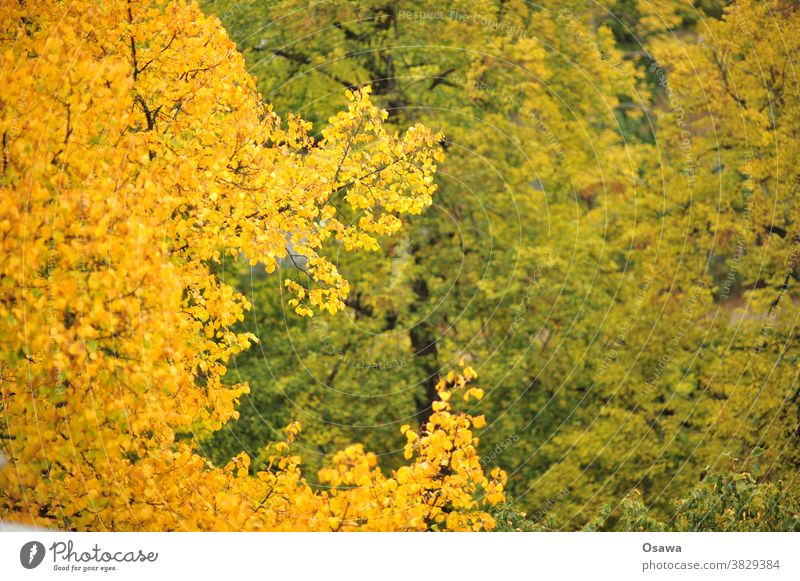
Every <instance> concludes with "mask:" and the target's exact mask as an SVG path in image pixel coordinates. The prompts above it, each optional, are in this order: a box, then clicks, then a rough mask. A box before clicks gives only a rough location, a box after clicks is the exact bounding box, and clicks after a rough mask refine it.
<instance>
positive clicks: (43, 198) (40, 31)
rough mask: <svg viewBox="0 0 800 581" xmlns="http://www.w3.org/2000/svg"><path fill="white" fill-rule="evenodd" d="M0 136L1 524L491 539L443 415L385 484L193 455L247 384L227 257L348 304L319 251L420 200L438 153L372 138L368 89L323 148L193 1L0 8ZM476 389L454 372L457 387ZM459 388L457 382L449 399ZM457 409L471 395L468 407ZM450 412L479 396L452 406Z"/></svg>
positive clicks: (317, 304)
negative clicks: (283, 273)
mask: <svg viewBox="0 0 800 581" xmlns="http://www.w3.org/2000/svg"><path fill="white" fill-rule="evenodd" d="M0 19H1V20H0V29H1V30H2V33H1V34H0V38H2V41H1V42H2V48H3V50H2V64H1V65H0V71H2V84H3V86H4V92H3V96H2V103H0V105H1V106H0V111H2V113H0V134H2V136H3V147H4V149H3V156H4V157H3V159H4V164H3V182H2V191H0V217H2V221H0V240H1V241H2V247H3V256H4V260H3V262H2V265H1V266H0V287H1V288H2V291H1V293H0V321H1V322H2V323H0V347H1V348H2V368H1V369H0V373H2V377H1V378H0V379H2V396H3V397H2V412H3V413H2V418H3V420H2V421H3V424H2V435H3V439H2V441H1V442H0V443H1V444H2V452H3V454H4V455H5V456H6V457H8V459H9V461H10V462H9V466H7V467H6V468H5V469H4V470H2V471H1V472H0V488H2V490H3V495H2V498H1V499H0V512H2V514H3V517H4V518H7V517H8V518H12V519H14V520H22V521H26V522H32V523H37V524H40V525H45V526H53V527H60V528H64V529H68V530H178V529H180V530H197V529H199V530H229V529H233V530H243V529H247V530H250V529H252V530H259V529H283V530H287V529H303V530H349V529H367V530H375V529H377V530H420V529H427V528H447V529H458V530H462V529H467V530H473V529H479V528H491V526H492V522H493V521H492V518H491V517H490V516H489V515H488V513H486V512H484V511H483V509H482V507H483V506H484V505H485V506H490V505H492V504H495V503H497V502H499V501H501V500H502V499H503V492H502V491H503V480H504V475H503V473H502V472H501V471H499V470H495V471H493V473H492V474H493V475H492V477H491V479H490V478H488V477H487V476H485V475H484V472H483V469H482V466H481V464H480V463H479V460H478V457H477V455H476V452H475V445H476V444H477V439H476V438H475V436H474V435H473V432H472V429H473V428H475V427H478V426H479V425H480V423H481V422H482V418H481V417H480V416H472V415H467V414H461V413H453V412H451V407H450V404H449V403H447V400H448V398H449V397H450V396H451V394H452V392H451V391H449V390H447V389H445V384H444V383H442V384H441V385H440V386H439V390H438V397H439V398H440V400H439V401H438V403H437V407H436V412H435V413H434V414H432V415H431V417H430V419H429V421H428V423H427V424H426V425H425V426H423V427H422V429H420V430H419V431H418V432H417V431H413V430H406V434H405V437H406V438H407V444H406V446H405V456H406V458H407V460H408V462H409V463H408V464H407V465H405V466H403V467H402V468H399V469H398V470H396V471H394V472H392V473H387V474H384V473H383V472H382V471H381V470H380V469H379V468H378V467H377V457H376V456H375V455H374V454H371V453H368V452H366V451H365V449H364V448H363V447H362V446H359V445H355V446H350V447H347V448H346V449H345V450H344V451H342V452H341V453H339V454H337V455H336V456H335V457H334V458H333V462H332V466H331V467H328V468H326V469H325V470H323V471H321V472H320V475H319V478H320V481H322V482H324V483H325V484H326V486H327V488H326V489H325V490H317V489H316V488H313V487H311V486H310V485H309V484H308V483H307V482H306V480H305V479H304V478H303V476H302V474H301V471H300V467H299V465H300V458H299V457H298V456H297V455H295V454H294V453H293V451H292V449H291V444H292V442H294V441H296V439H297V436H298V434H299V432H300V424H299V423H292V424H290V425H289V427H288V428H287V429H286V433H285V437H283V438H282V440H283V441H281V442H278V443H276V444H273V445H271V446H270V447H269V448H268V449H267V450H265V451H264V453H263V457H264V459H263V462H260V463H258V464H253V463H252V461H251V459H250V457H249V456H248V455H247V454H239V455H237V456H236V457H235V458H234V459H233V460H231V461H230V462H228V463H227V465H226V466H225V467H224V468H219V467H215V466H213V465H211V464H210V463H209V462H208V461H207V460H206V459H205V458H203V457H202V456H200V455H198V454H197V453H196V451H195V442H194V441H193V440H194V438H195V437H196V435H198V434H204V433H210V432H213V431H215V430H218V429H219V428H220V427H221V426H222V425H224V424H225V423H226V422H228V421H229V420H231V419H233V418H236V417H237V416H238V412H237V411H236V410H235V406H236V403H237V401H238V400H239V398H240V396H241V395H242V394H245V393H247V392H248V390H249V387H248V385H247V383H236V384H234V385H226V384H225V383H223V381H222V377H223V376H224V375H225V373H226V371H227V365H228V362H229V360H230V358H231V357H232V356H233V355H236V354H237V353H240V352H241V351H242V350H244V349H245V348H247V347H248V346H249V344H250V343H252V342H253V341H255V340H256V338H255V336H254V335H253V334H251V333H247V332H239V331H237V330H235V329H234V328H233V326H234V325H235V323H236V322H238V321H241V320H242V319H243V316H244V312H245V311H246V310H247V309H248V308H249V306H250V305H249V303H248V301H247V300H246V299H245V297H244V296H243V295H241V294H240V293H239V292H238V291H237V290H236V289H235V288H233V287H232V286H230V285H229V284H227V282H226V281H225V280H224V279H223V278H222V277H220V276H217V274H215V273H216V272H217V270H218V265H219V264H221V263H222V261H224V260H228V261H238V260H244V261H247V262H248V263H249V264H251V265H256V264H258V265H259V268H264V269H265V270H266V271H267V272H270V271H273V270H275V269H276V268H277V267H278V265H279V263H280V262H281V261H283V260H285V258H286V254H287V245H288V246H290V247H291V248H292V251H291V252H292V258H293V260H294V259H297V260H300V259H302V260H303V261H304V262H305V264H306V268H305V269H304V274H305V277H306V279H303V280H302V281H297V280H287V281H286V283H285V284H286V288H287V289H288V291H289V292H290V294H291V296H292V298H291V299H290V300H289V304H290V305H291V306H292V307H293V308H294V311H295V312H296V313H297V314H298V315H301V316H311V315H312V314H313V313H314V312H315V311H321V310H327V311H330V312H335V311H337V310H340V309H341V308H342V307H343V303H342V299H343V298H344V297H345V296H346V295H347V292H348V284H347V282H346V281H345V280H344V279H343V278H342V276H341V275H340V274H339V272H338V270H337V269H336V267H335V264H334V263H333V262H332V261H331V260H330V259H329V258H328V257H327V255H326V254H325V243H326V241H328V240H335V241H337V242H338V243H339V244H340V245H342V246H344V247H345V248H346V249H348V250H373V249H375V248H376V247H377V238H376V237H377V236H378V235H382V234H388V233H393V232H396V231H397V230H398V229H399V227H400V225H401V221H400V218H399V215H401V214H414V213H418V212H420V211H421V210H422V209H423V208H425V207H426V206H429V205H430V204H431V194H432V193H433V191H434V189H435V185H433V183H432V177H431V176H432V174H433V172H434V171H435V160H436V159H440V158H441V153H440V152H439V150H438V149H437V145H436V143H437V141H439V139H440V137H438V136H436V135H434V134H433V133H431V132H430V131H429V130H427V129H426V128H424V127H422V126H420V125H415V126H413V127H410V128H409V129H408V130H407V131H405V132H404V133H403V135H402V136H400V135H399V134H396V133H389V132H387V131H386V130H385V129H384V126H383V124H382V123H383V119H384V117H385V113H383V112H381V111H380V110H379V109H378V108H376V107H375V106H373V105H372V104H371V102H370V100H369V97H368V95H369V91H368V90H366V89H365V90H361V91H357V92H350V93H348V94H347V98H348V99H349V103H348V107H347V110H346V111H344V112H340V113H337V114H335V115H333V116H332V117H331V118H330V119H329V122H328V124H327V125H326V127H325V128H324V129H323V130H322V132H321V134H320V136H319V137H316V138H314V137H312V136H311V134H310V131H311V129H312V127H311V124H310V123H309V122H307V121H305V120H303V119H301V118H300V117H297V116H291V115H290V116H288V118H287V120H286V121H285V122H283V123H282V122H281V120H280V119H279V118H278V116H277V115H275V114H274V113H273V111H272V110H271V108H270V107H269V106H266V105H264V104H263V103H262V100H261V97H260V95H259V94H258V92H257V91H256V89H255V86H254V84H253V81H252V79H251V77H250V76H249V75H248V74H247V72H246V70H245V67H244V62H243V60H242V58H241V56H240V55H239V54H238V53H237V51H236V49H235V47H234V45H233V43H232V42H231V41H230V40H229V39H228V37H227V35H226V34H225V32H224V30H223V29H222V28H221V26H220V25H219V22H218V20H217V19H216V18H213V17H210V18H209V17H205V16H203V15H202V13H201V12H200V10H199V9H198V7H197V6H196V5H195V4H186V3H184V2H170V3H165V4H160V3H154V4H151V3H148V2H143V3H134V2H110V3H102V4H97V3H93V2H84V3H82V2H75V3H69V4H63V3H60V2H41V3H37V4H35V5H31V6H29V5H27V4H14V5H9V6H7V7H4V9H3V12H2V16H1V17H0ZM464 373H465V374H466V375H467V376H468V377H469V378H474V373H471V372H470V370H469V368H466V369H465V370H464ZM465 383H466V379H465V378H464V377H463V376H461V375H459V376H458V378H456V377H455V376H454V377H453V381H452V384H453V386H455V387H456V388H459V387H461V386H463V385H464V384H465ZM465 389H466V388H465ZM465 393H466V394H474V393H477V392H475V391H474V389H467V390H466V391H465Z"/></svg>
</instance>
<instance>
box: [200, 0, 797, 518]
mask: <svg viewBox="0 0 800 581" xmlns="http://www.w3.org/2000/svg"><path fill="white" fill-rule="evenodd" d="M699 4H701V5H699V6H698V7H697V9H695V8H694V7H688V6H687V5H686V4H685V3H676V2H665V3H659V4H658V5H656V4H653V3H639V2H627V1H624V2H618V3H615V4H614V5H613V6H612V7H611V11H610V12H609V11H606V10H604V9H601V8H586V7H585V5H584V4H583V3H577V2H575V3H573V2H568V3H566V4H565V3H563V2H559V3H547V2H546V3H544V4H541V3H539V5H536V6H532V5H530V4H529V3H525V2H492V1H487V2H477V3H475V2H471V3H469V4H464V3H462V2H449V3H444V4H441V5H438V6H437V8H436V9H435V10H431V9H430V7H427V6H426V5H425V3H422V2H404V3H403V4H402V5H401V6H395V5H392V4H386V3H385V2H379V1H376V2H351V1H347V0H340V1H333V2H325V3H323V4H317V5H313V6H308V5H307V4H305V3H299V2H294V1H290V0H287V1H284V2H279V3H275V4H273V5H269V6H267V5H264V4H263V3H256V2H236V3H235V4H234V3H231V2H227V1H226V0H213V1H209V2H208V5H209V7H210V8H211V9H213V10H214V11H216V12H217V13H218V14H220V15H221V16H222V18H223V21H224V22H225V23H226V25H228V26H229V28H230V30H231V31H232V34H233V35H234V37H235V38H236V40H237V42H238V43H239V45H240V48H241V49H242V51H243V53H244V55H245V57H246V58H247V59H248V61H249V64H250V66H251V68H252V69H253V71H254V72H255V74H256V75H257V76H258V78H259V83H260V87H261V88H262V91H263V92H264V93H266V94H269V95H270V96H271V98H272V99H273V100H274V101H275V102H276V106H277V107H278V108H279V109H288V110H291V109H296V108H299V107H302V106H303V104H305V103H314V107H315V108H316V109H317V110H319V111H321V112H326V111H328V110H329V109H330V108H331V107H332V106H333V105H332V104H333V103H335V99H336V95H337V94H338V93H340V92H342V91H345V90H346V89H347V88H348V87H353V86H358V85H359V84H361V83H366V82H371V83H372V85H373V86H374V87H375V95H374V97H375V99H376V100H378V102H380V103H381V104H382V105H384V106H385V107H386V108H387V110H388V111H389V118H388V120H387V122H389V123H392V124H394V125H395V126H397V127H399V128H402V127H404V126H406V125H409V124H412V123H415V122H424V123H425V124H426V125H428V126H431V127H436V128H441V129H443V131H444V133H445V134H446V136H447V141H446V142H445V147H446V149H447V152H448V156H447V161H446V163H444V164H443V165H442V166H441V168H440V172H439V173H438V175H437V180H438V182H439V190H438V195H437V204H439V207H440V208H441V209H440V210H439V211H438V212H428V213H426V214H425V215H423V216H420V217H416V216H415V217H414V218H413V219H412V220H411V221H410V228H409V230H408V240H407V242H405V243H403V244H398V245H397V246H395V247H391V246H390V247H387V249H386V252H385V254H384V256H383V260H377V259H376V257H375V256H374V255H373V256H369V257H368V258H367V257H365V256H364V255H358V256H354V257H352V259H350V258H348V259H346V260H344V261H342V263H341V268H342V270H343V271H345V272H347V275H348V280H350V281H351V282H353V283H354V284H355V285H356V286H357V288H358V289H359V291H358V293H356V294H355V295H353V296H352V297H351V299H349V300H348V303H347V309H346V312H347V313H348V314H349V318H348V319H349V320H348V321H347V323H346V324H336V325H327V324H324V323H323V324H318V325H310V324H309V323H308V322H307V321H299V320H297V318H295V317H293V316H291V315H287V316H285V317H284V316H281V312H280V307H279V306H278V305H280V301H279V300H278V295H279V293H280V292H281V289H280V287H279V286H278V285H277V284H273V283H272V282H271V281H266V282H264V283H261V282H259V281H253V280H252V279H251V278H250V277H249V273H247V272H245V273H242V274H241V275H240V276H241V282H240V283H239V284H240V285H241V287H240V288H246V289H247V293H248V296H249V297H250V298H251V300H252V301H253V302H254V304H256V309H255V310H254V316H253V319H252V320H251V321H249V322H247V324H248V325H249V327H248V328H251V329H256V328H257V329H258V330H259V332H261V333H267V334H269V335H280V336H286V337H287V338H289V341H287V342H279V343H273V344H272V345H271V346H270V347H269V348H265V349H264V351H263V353H260V354H259V353H252V352H251V353H250V354H247V355H245V356H242V357H238V358H237V369H238V370H239V372H240V373H241V374H242V375H243V376H245V377H260V378H264V377H269V376H274V377H275V378H276V381H275V382H274V383H271V384H268V387H267V389H265V390H263V391H260V392H257V393H253V394H250V396H249V397H248V398H247V399H246V400H245V404H244V406H243V416H242V419H241V421H239V422H237V423H235V424H230V426H229V427H230V430H227V429H226V430H222V431H220V432H218V433H217V434H216V436H215V439H214V440H213V446H217V445H219V446H221V448H222V449H223V450H229V449H230V448H231V447H233V446H234V444H236V445H239V444H240V443H244V444H245V445H246V446H247V445H249V443H248V442H251V441H256V442H257V441H259V440H262V439H263V438H268V437H270V434H271V433H272V432H273V431H274V428H273V427H272V426H270V425H269V424H266V423H265V422H264V421H263V420H262V418H261V417H260V416H261V414H263V413H265V411H267V410H268V414H269V415H270V416H272V415H276V414H277V415H281V414H287V413H292V414H294V413H301V414H303V416H304V420H306V421H307V422H313V423H314V424H315V425H317V426H319V429H315V432H316V434H317V436H316V437H315V439H314V442H313V446H314V447H315V449H316V452H317V454H318V459H317V461H318V462H322V460H323V459H324V458H325V457H326V456H327V455H329V454H330V453H332V451H333V450H335V449H336V448H338V447H339V445H340V443H341V442H342V441H344V440H345V439H346V437H347V434H348V433H353V432H355V433H358V434H359V439H360V440H363V441H368V442H375V443H376V445H377V444H378V443H379V447H380V448H382V449H394V450H399V449H400V447H401V442H399V441H398V440H397V438H396V436H395V435H394V430H393V429H392V428H393V426H392V424H394V423H403V422H409V421H411V419H412V418H415V419H418V420H419V421H421V422H423V423H424V421H425V417H426V414H427V413H429V410H430V409H431V404H432V402H433V400H434V399H435V389H433V387H434V386H435V384H436V382H437V381H438V377H439V376H440V375H441V370H443V369H446V368H447V364H448V363H449V362H450V361H453V360H458V359H459V358H461V357H466V358H467V359H469V360H471V361H475V362H476V363H475V365H476V367H477V368H478V371H479V372H480V374H481V377H482V379H483V381H484V386H485V387H486V392H487V393H486V397H485V398H483V399H482V400H481V402H480V405H479V407H478V408H477V409H478V410H479V411H481V412H485V413H486V415H487V416H488V417H490V418H492V421H491V423H490V424H489V426H487V430H486V432H485V433H484V435H483V437H482V441H483V443H484V444H488V449H489V450H492V451H493V452H492V454H493V455H495V456H496V461H497V462H498V463H500V464H501V465H502V466H503V467H505V468H506V469H507V470H508V471H509V474H510V477H509V488H510V491H511V493H512V494H513V496H514V498H515V506H517V508H518V509H520V510H524V511H525V512H527V513H529V514H534V513H536V512H538V511H540V510H542V508H543V507H547V506H549V504H550V503H551V500H552V499H553V498H558V499H559V500H558V502H557V503H555V505H554V506H552V507H550V508H548V510H547V512H548V513H549V514H552V517H553V520H554V522H555V523H557V524H556V526H557V527H559V528H576V527H580V526H583V525H584V524H585V523H587V522H590V521H591V520H592V519H593V518H594V516H595V515H596V514H597V511H598V510H599V508H600V507H601V506H603V505H609V506H616V505H618V504H619V503H620V502H621V501H622V499H624V498H626V497H627V495H628V494H629V493H630V492H631V490H633V489H636V490H639V491H640V492H641V493H642V495H643V498H645V499H646V502H647V503H648V505H649V506H650V507H651V508H652V510H653V511H654V514H656V516H657V517H658V518H668V517H669V515H670V514H671V513H672V511H673V503H672V500H673V499H674V498H683V497H685V496H686V495H687V494H688V493H689V491H691V490H692V489H693V487H695V486H696V485H697V484H698V483H699V482H701V481H702V479H703V478H704V475H705V469H706V467H711V468H712V469H713V470H714V471H715V472H726V471H727V470H729V469H730V468H731V467H730V466H729V464H730V463H731V462H732V461H733V460H734V459H737V458H738V459H742V460H744V459H746V458H747V457H748V456H749V455H750V454H751V453H752V452H753V451H754V450H756V449H757V448H761V449H764V450H767V452H766V453H765V456H764V458H763V460H762V465H769V466H770V469H769V470H765V471H764V472H763V473H762V475H761V476H760V478H761V479H762V480H765V481H766V480H769V481H774V482H778V481H780V480H784V481H785V482H786V485H787V487H788V488H790V489H794V488H795V487H796V483H795V482H794V477H793V474H794V473H795V468H794V465H795V464H794V463H795V460H794V457H795V456H796V450H797V421H796V417H795V416H796V414H795V411H796V409H794V408H793V406H794V405H795V404H796V402H797V397H796V393H795V392H796V362H795V361H794V359H793V357H792V355H791V351H790V350H789V349H788V348H787V347H788V346H789V345H791V342H792V340H793V338H794V335H795V331H794V327H795V325H794V320H795V318H796V313H795V307H794V300H790V298H791V296H792V291H791V286H792V284H793V282H794V281H795V280H796V268H795V266H796V264H795V263H796V261H795V259H794V252H793V244H792V240H793V235H792V234H791V233H790V231H791V226H790V225H791V224H792V223H794V219H793V218H792V216H793V211H794V210H792V208H791V206H792V199H793V198H792V191H793V190H792V189H791V188H792V187H793V186H791V184H794V183H795V181H796V180H794V174H793V170H791V169H786V168H793V167H795V165H796V164H795V165H792V162H791V160H793V159H794V156H795V153H796V152H795V149H796V148H795V147H794V142H793V141H792V140H791V139H790V138H789V137H788V136H789V135H792V132H795V131H796V128H795V127H794V119H796V118H797V116H796V115H794V114H793V113H794V110H795V108H796V103H795V97H796V95H795V94H794V93H796V91H794V93H793V94H792V95H789V94H788V93H790V92H792V91H789V90H788V89H787V88H786V83H787V82H791V77H790V73H789V72H788V71H789V70H790V69H791V63H792V62H794V60H795V59H796V57H797V47H796V46H795V44H794V39H793V38H789V37H790V36H791V35H790V34H786V33H785V31H788V30H792V29H793V28H792V27H793V26H795V20H796V18H797V15H796V12H797V11H796V8H795V7H794V6H793V5H792V4H791V3H786V2H773V3H758V2H750V1H743V2H737V3H735V4H734V5H732V6H731V7H729V8H727V9H726V10H725V12H724V13H723V12H722V10H721V9H720V6H719V5H718V4H717V3H714V2H704V3H699ZM618 15H621V17H619V18H616V16H618ZM631 23H635V24H636V26H635V27H632V26H629V25H630V24H631ZM745 23H752V24H747V28H749V29H750V33H749V34H745V33H744V31H743V26H744V24H745ZM676 32H680V33H681V34H680V36H678V37H677V38H676V34H675V33H676ZM775 35H778V36H782V37H786V41H785V44H783V45H776V43H775V42H773V40H774V38H775ZM710 39H714V41H713V42H711V40H710ZM763 60H765V61H766V63H763V62H761V61H763ZM764 64H766V68H763V67H764ZM698 71H699V72H698ZM762 73H763V74H764V75H766V76H765V77H762ZM323 122H324V121H323ZM742 135H747V139H746V140H742V139H741V136H742ZM751 137H752V139H751ZM779 152H780V153H779ZM782 156H785V159H787V160H789V161H788V163H787V164H786V165H785V166H784V165H780V164H779V165H778V166H776V163H777V162H778V160H779V159H784V157H782ZM776 167H777V168H778V169H777V170H776V169H775V168H776ZM748 191H752V192H755V193H756V194H755V195H754V196H750V195H748V194H746V192H748ZM748 200H750V201H748ZM756 201H758V203H757V204H755V205H753V206H751V205H750V204H751V203H755V202H756ZM776 218H777V220H776ZM764 257H767V260H766V262H765V261H764ZM740 295H741V296H742V297H744V299H745V303H744V304H745V305H747V311H746V314H745V315H744V316H741V315H737V314H736V313H735V312H733V310H734V307H736V304H733V303H732V302H731V299H734V298H736V299H738V298H739V297H740ZM750 298H752V300H750ZM276 322H277V323H276ZM390 366H391V368H392V373H391V375H393V376H395V377H397V378H398V381H399V382H402V383H401V385H402V386H404V388H400V389H392V390H386V388H385V386H386V382H385V381H384V378H385V377H386V376H387V375H388V374H387V373H384V372H382V370H381V369H382V368H383V369H386V368H390ZM397 368H399V373H398V371H397ZM765 378H769V379H767V380H766V381H765ZM309 386H310V387H309ZM509 441H511V442H512V443H511V444H507V442H509ZM397 456H399V454H398V455H397ZM392 461H394V462H400V459H399V458H395V459H393V460H392ZM564 491H566V492H564Z"/></svg>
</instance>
